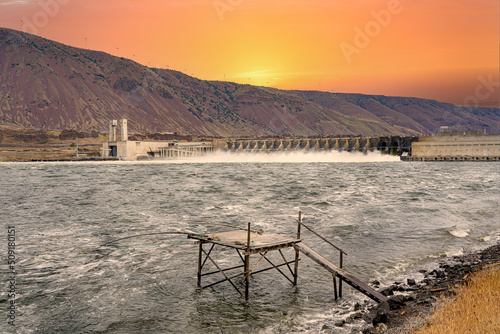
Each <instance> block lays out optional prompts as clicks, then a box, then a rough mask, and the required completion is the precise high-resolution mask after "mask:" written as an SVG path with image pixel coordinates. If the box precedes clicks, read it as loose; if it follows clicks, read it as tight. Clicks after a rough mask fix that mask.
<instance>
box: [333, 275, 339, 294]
mask: <svg viewBox="0 0 500 334" xmlns="http://www.w3.org/2000/svg"><path fill="white" fill-rule="evenodd" d="M332 275H333V292H334V294H335V300H337V299H338V296H337V275H335V273H332Z"/></svg>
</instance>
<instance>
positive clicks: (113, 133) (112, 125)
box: [108, 119, 118, 141]
mask: <svg viewBox="0 0 500 334" xmlns="http://www.w3.org/2000/svg"><path fill="white" fill-rule="evenodd" d="M117 125H118V123H117V122H116V119H114V120H112V121H109V139H108V140H109V141H116V126H117Z"/></svg>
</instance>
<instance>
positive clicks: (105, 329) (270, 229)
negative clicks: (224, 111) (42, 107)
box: [0, 153, 500, 333]
mask: <svg viewBox="0 0 500 334" xmlns="http://www.w3.org/2000/svg"><path fill="white" fill-rule="evenodd" d="M499 167H500V164H499V163H496V162H491V163H471V162H449V163H448V162H439V163H421V162H412V163H409V162H401V161H398V160H397V159H395V158H393V157H389V156H381V155H378V154H376V153H371V154H368V155H362V154H350V153H343V154H338V153H335V155H328V154H326V153H323V154H317V155H315V154H302V153H294V154H288V155H286V154H281V155H275V156H272V155H271V156H269V155H265V154H262V155H239V156H238V155H222V156H218V157H217V156H211V157H206V158H204V159H198V160H191V161H175V162H103V163H100V162H93V163H90V162H89V163H1V164H0V189H1V191H0V203H1V204H0V205H1V208H2V210H1V211H2V225H4V226H5V228H4V229H3V231H4V232H3V233H4V235H5V236H4V237H2V238H1V239H2V240H4V241H3V243H4V245H2V248H1V249H2V252H4V253H5V256H4V255H2V258H5V257H6V255H7V226H10V227H13V228H14V229H15V233H16V234H15V235H16V240H15V243H16V260H17V261H16V263H15V271H16V274H15V277H16V286H15V289H16V298H15V302H16V306H17V308H16V326H10V325H8V323H7V320H6V317H2V318H3V319H2V320H1V322H0V329H2V328H5V330H1V331H2V332H8V333H10V332H12V333H56V332H57V333H59V332H60V333H202V332H203V333H290V332H306V333H307V332H309V333H316V332H318V331H319V330H320V329H321V328H322V325H323V324H324V323H331V321H333V319H334V318H335V312H334V311H335V309H336V308H338V307H340V306H342V305H344V306H345V305H351V304H352V303H354V302H356V301H362V300H365V299H367V298H365V297H364V296H363V295H361V294H360V293H358V292H356V291H354V290H352V289H350V288H347V287H346V286H345V284H344V298H343V299H341V300H339V301H338V302H335V301H334V300H333V286H332V278H331V275H330V274H329V273H328V272H327V271H325V270H324V269H323V268H322V267H320V266H318V265H317V264H316V263H314V262H313V261H311V260H310V259H308V258H305V257H303V258H302V260H301V262H300V266H299V280H298V285H297V286H296V287H293V286H292V285H291V284H290V283H289V282H288V281H287V280H286V279H285V278H284V277H283V276H281V275H280V274H279V273H278V272H276V271H274V270H272V271H267V272H265V273H260V274H257V275H255V276H254V277H253V278H252V279H251V284H250V299H249V301H248V302H245V300H244V299H243V298H241V297H240V296H239V295H238V293H237V292H236V290H234V289H233V288H232V286H231V285H230V284H228V283H227V282H226V283H223V284H220V285H218V286H216V287H214V288H213V289H210V288H209V289H205V290H201V291H200V290H199V289H197V286H196V270H197V256H198V247H197V246H196V245H194V243H193V240H187V239H186V238H185V237H184V236H178V235H156V236H138V237H135V238H130V239H125V240H122V241H119V242H117V243H116V244H114V246H104V247H103V246H102V245H103V244H105V243H106V242H109V241H112V240H115V239H119V238H123V237H127V236H132V235H139V234H148V233H155V232H162V231H193V232H196V233H203V232H207V231H220V230H224V229H227V228H225V227H222V226H220V225H209V224H198V223H202V222H203V223H224V224H230V225H233V226H238V227H245V226H246V224H247V223H248V222H251V224H252V228H255V229H263V230H264V231H265V232H266V233H279V234H285V235H289V236H294V235H295V233H296V219H297V214H298V211H299V210H300V211H302V215H303V218H304V223H306V224H308V225H309V226H311V227H312V228H314V229H315V230H316V231H317V232H318V233H320V234H321V235H323V236H325V237H326V238H327V239H328V240H330V241H331V242H333V243H334V244H336V245H337V246H339V247H341V248H342V249H344V250H345V252H346V253H347V256H345V257H344V268H345V269H346V270H347V271H349V272H350V273H351V274H353V275H355V276H357V277H358V278H360V279H361V280H363V281H365V282H369V281H371V280H374V279H377V280H379V281H380V282H382V283H383V284H388V283H391V282H393V281H395V280H403V279H404V278H406V277H414V278H416V279H417V280H418V279H422V276H421V274H419V273H418V270H419V269H421V268H429V267H432V266H433V265H435V264H436V261H437V260H439V259H440V258H441V257H444V256H449V255H455V254H460V253H462V252H464V251H469V250H475V249H480V248H485V247H487V246H488V245H491V244H494V243H497V242H498V241H499V240H500V225H499V223H498V221H499V200H500V187H499V183H500V182H499V171H500V170H499ZM302 237H303V240H304V242H305V243H306V244H308V245H309V246H310V247H311V248H313V249H315V250H317V251H318V252H319V253H322V254H324V255H326V256H328V257H329V258H331V259H332V260H333V262H335V263H337V258H338V252H336V251H335V250H333V249H332V248H331V247H330V246H328V245H327V244H325V243H323V242H322V241H321V240H319V239H318V238H317V237H315V236H314V235H313V234H311V233H309V232H307V231H303V232H302ZM212 255H213V257H214V259H216V261H217V262H218V263H219V264H221V265H223V266H225V267H227V266H231V265H233V264H234V263H235V261H239V258H238V255H237V254H236V253H235V252H234V251H232V250H225V249H222V248H220V247H216V248H215V249H214V251H213V253H212ZM285 255H286V256H287V257H289V258H290V259H293V254H292V251H291V250H289V251H287V252H285ZM278 256H279V255H278ZM257 259H258V256H255V257H254V258H253V260H254V262H253V263H256V261H257ZM275 259H276V262H279V258H275ZM236 263H237V262H236ZM207 266H208V267H209V268H210V269H208V270H214V267H213V266H212V265H211V264H207ZM210 266H211V267H210ZM259 266H261V267H262V268H264V267H266V265H265V264H264V263H261V264H260V265H259ZM261 267H259V268H261ZM0 269H1V272H2V277H9V275H10V274H11V273H10V272H9V267H7V264H6V261H2V264H1V267H0ZM217 279H221V275H219V274H217V275H213V277H206V278H205V277H204V278H203V283H208V282H212V281H214V280H217ZM236 284H239V285H241V284H242V282H241V280H238V279H237V280H236ZM0 286H1V287H2V290H3V291H2V294H1V296H2V297H0V298H1V299H0V306H1V308H2V309H3V310H5V309H6V308H7V306H8V305H9V304H8V303H9V302H10V300H9V299H8V298H7V296H6V295H5V294H4V293H3V292H4V291H5V290H6V289H8V287H7V283H6V280H4V279H2V285H0Z"/></svg>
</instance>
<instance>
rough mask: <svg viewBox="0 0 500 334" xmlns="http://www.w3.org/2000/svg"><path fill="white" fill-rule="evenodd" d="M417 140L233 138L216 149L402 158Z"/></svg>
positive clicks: (413, 138) (219, 144)
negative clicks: (352, 153) (318, 152)
mask: <svg viewBox="0 0 500 334" xmlns="http://www.w3.org/2000/svg"><path fill="white" fill-rule="evenodd" d="M417 140H418V137H402V136H390V137H389V136H388V137H338V138H318V139H311V138H289V139H233V140H228V141H227V142H225V143H221V142H218V143H217V144H216V145H217V146H218V147H217V148H218V149H223V150H228V151H234V152H236V151H242V152H272V151H293V150H336V151H345V152H373V151H380V152H382V153H385V154H393V155H404V154H405V152H406V154H408V153H409V152H410V148H411V144H412V142H414V141H417Z"/></svg>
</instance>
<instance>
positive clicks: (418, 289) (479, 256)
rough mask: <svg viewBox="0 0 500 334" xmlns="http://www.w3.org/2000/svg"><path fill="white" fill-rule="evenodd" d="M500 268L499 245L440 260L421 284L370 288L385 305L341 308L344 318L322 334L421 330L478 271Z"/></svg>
mask: <svg viewBox="0 0 500 334" xmlns="http://www.w3.org/2000/svg"><path fill="white" fill-rule="evenodd" d="M498 264H500V243H498V244H496V245H494V246H490V247H488V248H486V249H483V250H480V251H476V252H468V253H465V254H462V255H460V256H453V257H450V258H447V259H444V260H441V261H440V262H439V264H438V268H436V269H432V270H428V271H425V270H421V271H420V273H421V274H423V275H424V278H423V279H422V280H421V281H416V280H415V279H413V278H407V279H406V281H405V282H394V283H393V284H391V285H388V286H384V287H380V286H379V285H380V283H379V282H378V281H373V282H371V283H370V284H371V285H372V286H374V287H375V288H377V289H378V291H380V292H381V293H383V294H384V295H386V296H387V297H388V298H389V300H388V302H386V303H382V304H375V303H374V302H373V301H369V300H366V301H365V302H364V303H356V304H354V305H343V304H340V305H339V306H340V307H338V308H337V309H335V310H333V312H334V314H338V315H340V314H344V317H343V318H340V319H339V318H338V317H337V320H335V321H334V322H333V323H328V324H325V325H324V326H323V328H322V330H321V332H322V333H328V334H333V333H363V334H365V333H371V334H380V333H385V334H403V333H412V332H414V331H416V330H418V329H420V328H422V327H423V326H424V325H425V324H426V322H427V321H428V320H429V319H430V317H431V316H432V315H433V314H434V313H435V311H436V310H437V309H438V308H439V306H440V305H442V303H441V302H442V301H443V300H445V299H449V298H451V297H454V296H455V294H456V287H458V286H461V285H463V284H464V283H466V282H468V280H469V279H470V277H471V276H472V275H473V274H474V273H475V272H477V271H479V270H481V269H483V268H485V267H487V266H491V265H498Z"/></svg>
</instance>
